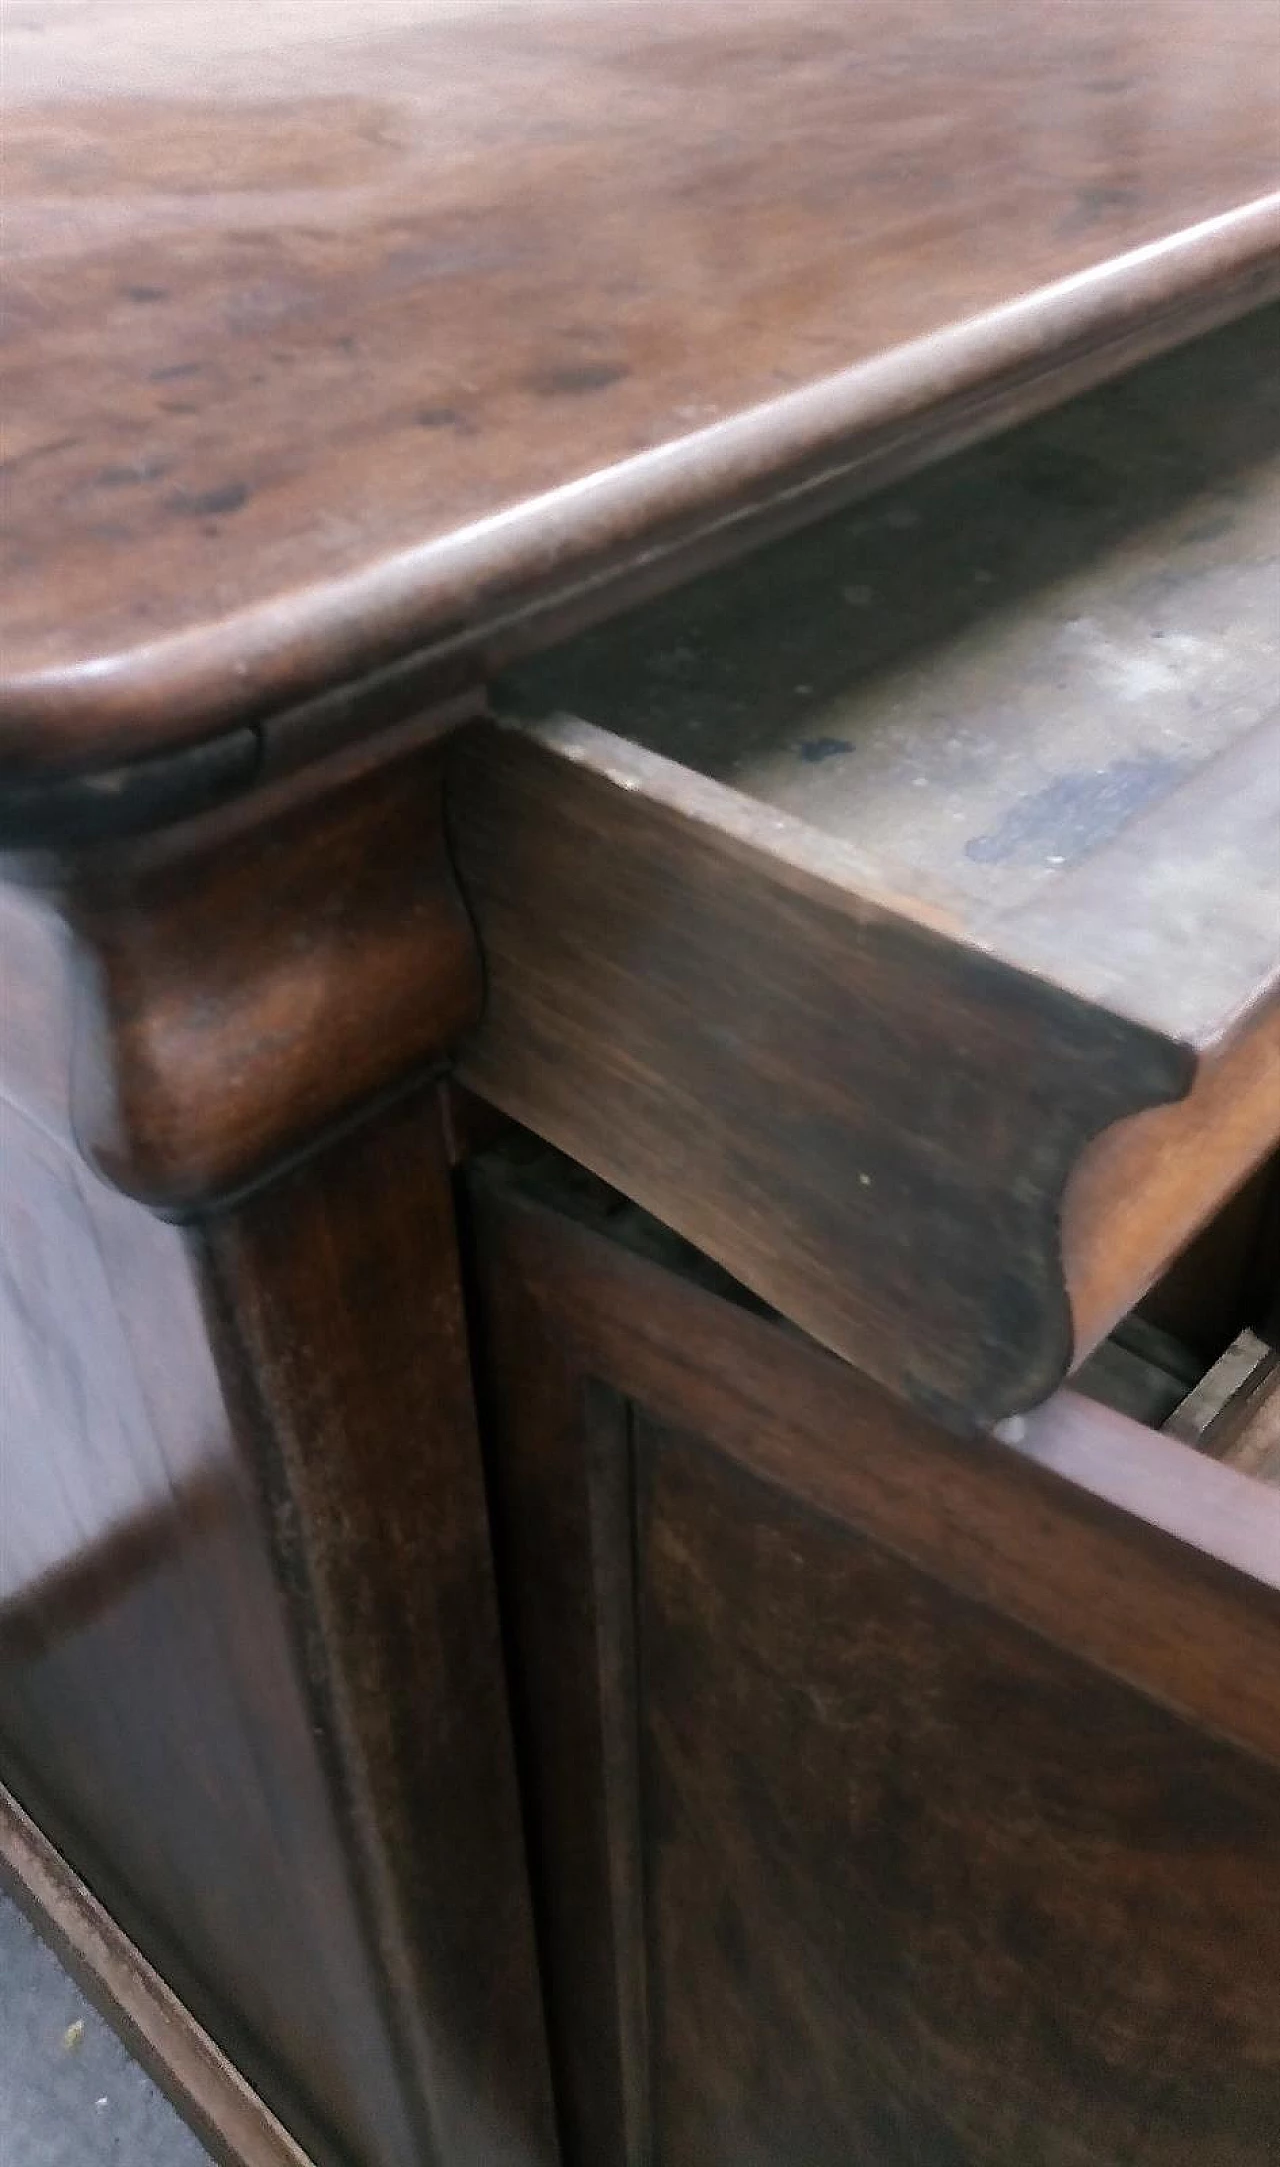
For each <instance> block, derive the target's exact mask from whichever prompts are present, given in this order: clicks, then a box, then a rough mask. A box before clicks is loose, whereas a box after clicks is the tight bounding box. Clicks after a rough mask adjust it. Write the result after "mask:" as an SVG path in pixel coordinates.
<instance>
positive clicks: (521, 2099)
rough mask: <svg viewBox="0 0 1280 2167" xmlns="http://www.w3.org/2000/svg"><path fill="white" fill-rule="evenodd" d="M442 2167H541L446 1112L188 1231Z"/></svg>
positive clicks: (538, 2074) (520, 1898)
mask: <svg viewBox="0 0 1280 2167" xmlns="http://www.w3.org/2000/svg"><path fill="white" fill-rule="evenodd" d="M196 1240H197V1241H198V1244H199V1248H200V1251H201V1254H202V1257H203V1259H204V1260H205V1269H206V1273H207V1277H208V1282H209V1284H210V1285H211V1287H212V1289H213V1290H214V1294H215V1298H216V1308H217V1312H218V1317H219V1323H218V1328H217V1332H216V1335H215V1336H216V1338H217V1341H218V1344H219V1346H220V1348H222V1349H223V1350H224V1353H223V1358H224V1362H225V1364H226V1366H227V1369H228V1371H229V1372H231V1373H233V1374H234V1376H235V1379H236V1383H235V1385H234V1387H233V1391H234V1395H235V1400H236V1404H237V1407H238V1409H239V1411H240V1413H241V1416H242V1419H243V1420H244V1422H245V1424H246V1427H247V1428H248V1429H250V1430H251V1431H252V1432H253V1433H254V1434H255V1435H256V1437H257V1438H258V1441H259V1449H260V1453H261V1462H260V1465H261V1477H262V1481H263V1485H264V1491H265V1495H266V1499H267V1504H268V1508H269V1510H270V1511H271V1513H272V1516H273V1521H274V1526H275V1536H276V1542H277V1545H278V1554H279V1560H280V1570H281V1572H282V1574H283V1576H284V1578H285V1580H286V1582H287V1583H288V1584H290V1585H293V1586H300V1587H304V1588H305V1590H306V1595H305V1605H306V1611H307V1614H308V1616H309V1619H310V1622H311V1636H310V1639H309V1642H308V1645H307V1648H306V1650H305V1658H304V1660H305V1665H306V1671H307V1675H308V1679H309V1683H310V1687H311V1690H312V1692H313V1694H315V1695H316V1696H317V1699H318V1701H319V1702H320V1704H321V1705H322V1706H323V1708H324V1711H325V1716H324V1720H325V1725H326V1730H327V1734H328V1735H327V1746H328V1750H329V1752H330V1753H331V1754H333V1755H335V1756H336V1758H337V1761H338V1763H339V1765H340V1766H341V1767H342V1769H343V1770H344V1771H345V1775H344V1778H343V1790H344V1802H345V1808H346V1811H347V1813H348V1814H349V1816H350V1823H351V1827H352V1830H353V1832H354V1833H355V1834H356V1836H357V1838H358V1840H359V1842H360V1844H361V1847H362V1850H363V1852H364V1855H365V1858H366V1860H367V1873H368V1886H367V1903H368V1907H369V1916H370V1922H371V1931H372V1934H373V1937H374V1941H375V1945H376V1947H377V1950H378V1958H379V1966H380V1970H381V1972H382V1975H383V1977H384V1979H385V1981H386V1982H387V1987H388V1989H389V1991H390V1993H391V1995H392V1996H393V1997H394V1999H395V2000H396V2001H397V2002H398V2004H399V2008H400V2011H401V2018H400V2021H401V2023H402V2025H403V2028H404V2037H405V2046H406V2051H407V2053H408V2054H409V2057H410V2059H411V2063H412V2066H413V2067H414V2069H415V2071H416V2072H417V2076H418V2082H419V2085H420V2087H421V2090H422V2094H423V2096H424V2098H425V2100H426V2103H427V2131H428V2132H429V2138H428V2136H427V2135H426V2134H424V2136H423V2138H422V2139H420V2142H422V2143H423V2145H424V2147H425V2148H427V2151H428V2157H430V2158H431V2159H432V2160H433V2161H434V2160H438V2161H439V2162H440V2167H455V2163H457V2167H543V2163H546V2167H551V2163H552V2162H554V2159H555V2143H554V2138H553V2135H552V2130H551V2122H550V2113H549V2103H548V2094H547V2091H546V2088H545V2071H544V2066H543V2062H542V2059H541V2051H540V2050H541V2019H540V2011H539V2004H538V1995H537V1987H536V1981H535V1977H534V1971H533V1964H532V1956H531V1942H530V1936H529V1925H528V1913H527V1909H526V1897H525V1886H524V1879H523V1860H522V1854H521V1847H520V1837H519V1830H518V1827H517V1822H516V1815H515V1810H514V1784H513V1773H512V1767H511V1762H510V1758H509V1751H508V1736H507V1709H506V1698H505V1691H504V1686H503V1679H502V1672H501V1665H500V1662H499V1658H498V1648H497V1619H496V1609H495V1605H494V1596H493V1573H492V1560H491V1557H490V1551H489V1534H488V1521H487V1517H486V1510H485V1500H484V1492H483V1483H482V1476H481V1467H480V1458H479V1452H478V1449H477V1445H476V1437H475V1430H474V1418H473V1414H472V1406H471V1379H470V1369H469V1364H468V1355H467V1347H466V1340H465V1333H464V1320H463V1313H462V1300H461V1292H460V1287H459V1282H458V1272H457V1256H456V1245H455V1236H454V1221H453V1203H452V1196H451V1192H450V1189H449V1186H448V1183H447V1180H446V1178H445V1172H444V1156H443V1146H442V1140H441V1137H440V1132H439V1126H438V1120H437V1117H436V1109H435V1104H434V1100H433V1099H432V1098H428V1099H426V1100H425V1101H423V1100H410V1101H408V1102H406V1103H404V1104H403V1105H402V1106H401V1107H400V1108H399V1109H398V1110H397V1111H396V1112H394V1113H389V1114H387V1115H386V1116H384V1117H383V1118H382V1119H380V1120H378V1121H376V1122H373V1123H368V1124H365V1125H363V1126H362V1127H361V1128H359V1129H358V1130H356V1131H355V1132H354V1133H353V1134H352V1135H351V1136H350V1137H348V1138H347V1139H346V1140H345V1141H344V1142H342V1143H341V1144H339V1145H337V1146H335V1147H334V1148H332V1149H331V1150H330V1151H328V1152H325V1153H322V1154H320V1155H319V1156H318V1157H317V1158H315V1159H314V1160H313V1161H311V1162H310V1163H309V1165H307V1166H306V1167H304V1168H302V1169H300V1170H299V1171H298V1172H297V1173H296V1174H294V1175H291V1176H289V1177H287V1178H286V1179H284V1180H281V1181H278V1182H276V1183H275V1184H273V1185H272V1186H271V1187H269V1188H266V1189H263V1190H261V1191H259V1192H258V1193H257V1194H256V1195H255V1196H254V1197H252V1198H250V1199H248V1200H246V1202H245V1203H244V1204H243V1205H242V1206H241V1207H240V1208H239V1209H238V1210H236V1211H234V1212H227V1213H222V1214H219V1215H217V1216H216V1217H213V1218H211V1219H209V1220H208V1221H207V1222H206V1223H205V1224H204V1225H203V1226H202V1228H201V1229H200V1231H199V1233H198V1235H197V1236H196Z"/></svg>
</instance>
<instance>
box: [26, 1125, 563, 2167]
mask: <svg viewBox="0 0 1280 2167" xmlns="http://www.w3.org/2000/svg"><path fill="white" fill-rule="evenodd" d="M3 1127H4V1143H5V1166H4V1171H3V1176H2V1177H0V1206H2V1208H3V1213H4V1226H3V1233H2V1237H0V1256H2V1257H3V1262H4V1285H3V1300H4V1311H3V1327H2V1328H3V1337H4V1348H5V1363H4V1399H5V1405H4V1425H3V1434H4V1488H5V1513H6V1524H5V1541H4V1545H3V1561H4V1584H3V1587H2V1588H0V1750H2V1752H3V1757H4V1765H5V1770H6V1776H7V1780H8V1781H9V1783H10V1784H11V1786H12V1788H13V1790H14V1791H15V1793H16V1794H17V1796H18V1797H19V1798H20V1800H21V1801H22V1803H23V1805H24V1806H25V1808H26V1809H27V1811H28V1812H29V1813H30V1814H31V1815H32V1816H33V1817H34V1818H35V1820H36V1821H37V1823H38V1825H39V1827H40V1828H41V1829H42V1830H43V1831H44V1832H45V1833H46V1835H47V1836H48V1837H49V1838H50V1839H51V1840H52V1841H53V1842H54V1843H55V1844H56V1845H57V1847H58V1848H59V1850H60V1851H61V1852H62V1853H63V1854H64V1856H65V1857H66V1858H67V1860H68V1861H69V1862H70V1863H71V1865H72V1866H73V1868H74V1869H75V1871H76V1872H77V1873H79V1874H80V1875H81V1876H82V1877H83V1878H84V1880H85V1881H86V1882H87V1884H88V1886H89V1887H90V1888H91V1889H92V1890H93V1892H94V1894H95V1896H96V1897H97V1898H98V1899H99V1900H100V1901H101V1902H102V1903H103V1904H104V1905H105V1907H106V1909H107V1911H108V1912H109V1914H110V1916H111V1917H112V1919H113V1920H114V1921H115V1922H116V1923H117V1924H118V1926H119V1927H120V1929H121V1932H122V1933H123V1934H124V1935H125V1936H126V1937H127V1938H128V1940H129V1941H130V1942H132V1943H133V1944H135V1945H136V1947H137V1948H138V1949H139V1950H140V1951H141V1952H142V1954H143V1955H144V1956H145V1958H146V1960H147V1961H148V1962H149V1963H150V1964H151V1965H152V1966H153V1967H154V1968H155V1970H156V1971H157V1972H158V1973H159V1975H160V1977H161V1978H162V1979H163V1980H164V1981H165V1982H166V1984H167V1986H168V1987H169V1988H170V1989H171V1990H172V1991H173V1992H174V1993H176V1994H177V1995H178V1997H179V1998H180V2000H181V2001H182V2003H183V2004H184V2005H185V2006H186V2007H188V2008H189V2009H190V2010H191V2012H192V2014H193V2016H194V2017H195V2018H196V2020H197V2021H198V2023H199V2024H200V2025H202V2026H203V2027H204V2028H205V2029H206V2030H207V2031H208V2033H209V2034H210V2036H211V2037H212V2038H213V2039H214V2040H215V2041H216V2042H217V2044H218V2046H219V2048H220V2049H221V2051H222V2052H223V2053H225V2054H226V2055H227V2056H228V2058H229V2060H230V2061H231V2063H232V2064H233V2065H234V2067H235V2068H236V2069H237V2070H238V2071H239V2072H240V2073H241V2074H242V2076H243V2077H244V2079H245V2081H246V2083H247V2084H248V2085H249V2086H250V2087H252V2089H253V2090H254V2091H255V2092H257V2093H258V2094H260V2096H261V2097H262V2098H263V2099H264V2100H265V2101H266V2102H267V2103H268V2105H269V2106H270V2108H271V2110H272V2111H273V2112H274V2113H275V2114H276V2115H277V2116H278V2117H279V2119H280V2121H281V2122H282V2123H283V2124H284V2125H285V2127H286V2128H287V2129H288V2130H289V2131H290V2133H291V2135H292V2136H293V2137H294V2138H295V2140H296V2141H297V2142H298V2143H300V2144H302V2145H303V2146H304V2147H305V2149H306V2150H307V2152H308V2153H309V2154H311V2155H313V2156H314V2157H315V2159H316V2160H317V2161H319V2162H322V2163H323V2167H330V2163H332V2167H339V2163H341V2167H350V2163H352V2162H359V2167H427V2163H432V2167H434V2163H436V2162H439V2163H440V2167H445V2163H448V2167H453V2163H454V2162H458V2163H459V2167H472V2163H474V2167H494V2163H496V2162H499V2161H501V2162H503V2163H505V2167H534V2163H537V2167H543V2163H546V2162H552V2161H554V2159H555V2156H556V2148H555V2139H554V2135H553V2133H552V2129H551V2123H550V2112H549V2106H548V2101H547V2094H546V2090H545V2078H544V2069H543V2059H542V2044H541V2031H540V2016H539V2009H538V1996H537V1989H536V1984H535V1980H534V1975H533V1967H532V1957H531V1949H530V1943H529V1934H528V1921H527V1909H526V1905H527V1899H526V1894H525V1883H524V1869H523V1859H522V1852H521V1844H520V1835H519V1829H518V1823H517V1816H516V1810H515V1798H514V1786H513V1777H512V1770H511V1765H510V1759H509V1751H510V1749H509V1741H508V1736H507V1727H506V1714H505V1706H504V1700H503V1688H502V1683H501V1673H500V1663H499V1654H498V1646H497V1629H496V1620H495V1615H494V1598H493V1589H492V1578H491V1568H490V1562H489V1557H488V1548H487V1522H486V1517H485V1509H484V1500H483V1497H482V1494H481V1489H480V1477H479V1466H478V1461H477V1458H476V1454H475V1450H474V1443H473V1435H472V1431H471V1428H470V1402H469V1384H468V1373H467V1366H466V1358H465V1352H464V1349H463V1346H462V1340H461V1314H460V1306H459V1294H458V1286H457V1274H456V1265H455V1260H454V1251H453V1244H452V1218H451V1208H450V1203H449V1192H448V1187H447V1179H446V1172H445V1165H444V1157H443V1149H442V1144H441V1140H440V1132H439V1124H438V1119H437V1116H436V1112H435V1102H434V1097H433V1095H432V1094H430V1092H428V1093H427V1094H426V1095H425V1096H424V1097H422V1098H421V1099H420V1100H419V1102H418V1103H417V1104H416V1105H410V1104H405V1105H403V1106H402V1107H401V1108H400V1110H399V1111H398V1112H395V1113H391V1112H388V1113H386V1114H385V1115H384V1116H383V1117H382V1118H381V1120H380V1121H379V1122H378V1123H376V1124H374V1125H373V1126H371V1127H368V1128H366V1129H364V1130H362V1131H360V1132H359V1133H357V1134H355V1135H353V1136H351V1137H349V1138H347V1139H346V1140H344V1141H342V1142H338V1143H335V1144H334V1145H333V1146H332V1147H331V1148H330V1150H329V1151H328V1152H326V1153H324V1154H322V1155H321V1156H320V1157H318V1158H316V1159H315V1160H313V1161H312V1162H311V1164H310V1166H309V1167H308V1168H307V1169H305V1170H300V1171H297V1172H295V1173H294V1174H292V1175H291V1176H290V1177H289V1178H288V1179H287V1180H286V1181H282V1182H280V1183H277V1184H276V1185H275V1186H274V1187H273V1188H271V1189H268V1190H265V1191H263V1192H261V1194H260V1196H259V1197H258V1198H257V1199H256V1200H254V1201H251V1202H248V1203H246V1204H244V1205H243V1206H242V1207H240V1209H239V1210H237V1211H233V1212H228V1213H225V1214H223V1215H222V1216H220V1217H218V1218H215V1219H213V1220H210V1221H207V1222H199V1223H197V1224H194V1225H193V1226H191V1227H190V1228H189V1229H187V1230H186V1231H185V1232H184V1231H182V1230H179V1229H178V1228H176V1227H174V1226H171V1225H166V1224H164V1223H162V1222H161V1221H159V1220H157V1219H155V1218H153V1217H152V1216H151V1215H150V1214H149V1213H148V1212H147V1211H146V1210H145V1209H143V1208H142V1207H140V1206H138V1205H136V1204H134V1203H133V1202H131V1201H129V1200H127V1199H126V1198H124V1197H122V1196H120V1195H119V1194H117V1193H116V1192H114V1191H112V1190H109V1189H107V1188H106V1187H104V1186H103V1185H102V1184H101V1183H100V1182H98V1181H97V1180H95V1178H94V1177H93V1176H92V1175H91V1174H90V1173H89V1172H88V1170H87V1169H86V1168H85V1167H84V1166H83V1164H82V1163H80V1162H79V1161H78V1159H77V1158H76V1156H75V1154H74V1152H73V1151H71V1150H69V1149H68V1147H67V1146H66V1144H65V1143H64V1142H63V1141H61V1140H59V1139H57V1138H55V1137H53V1136H52V1135H50V1134H49V1133H48V1131H47V1130H45V1129H43V1128H40V1127H37V1126H36V1125H35V1124H34V1122H32V1121H31V1120H30V1118H29V1117H28V1116H27V1115H24V1114H21V1113H19V1112H18V1111H17V1110H16V1109H15V1108H13V1107H11V1106H6V1107H5V1108H4V1109H3ZM180 2081H181V2072H180V2071H179V2072H178V2075H177V2076H176V2077H175V2082H178V2083H180ZM249 2160H254V2155H253V2154H252V2152H250V2153H248V2154H247V2155H246V2161H249ZM254 2167H256V2161H255V2163H254Z"/></svg>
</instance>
